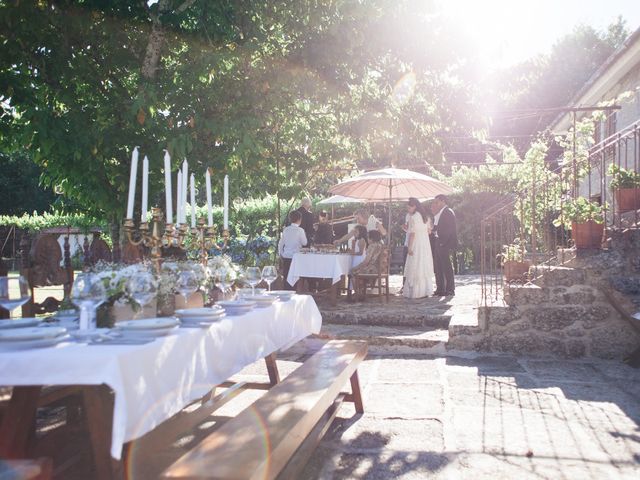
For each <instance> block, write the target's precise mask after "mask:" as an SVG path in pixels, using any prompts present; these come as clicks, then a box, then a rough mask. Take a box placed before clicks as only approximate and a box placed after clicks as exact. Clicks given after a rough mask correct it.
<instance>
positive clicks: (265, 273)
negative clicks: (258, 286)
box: [262, 265, 278, 291]
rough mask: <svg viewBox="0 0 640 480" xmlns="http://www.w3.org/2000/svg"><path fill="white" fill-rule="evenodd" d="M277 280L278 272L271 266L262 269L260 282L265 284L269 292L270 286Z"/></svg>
mask: <svg viewBox="0 0 640 480" xmlns="http://www.w3.org/2000/svg"><path fill="white" fill-rule="evenodd" d="M277 279H278V271H277V270H276V267H274V266H273V265H267V266H266V267H264V268H263V269H262V280H264V281H265V282H267V286H268V287H269V291H271V284H272V283H273V282H275V281H276V280H277Z"/></svg>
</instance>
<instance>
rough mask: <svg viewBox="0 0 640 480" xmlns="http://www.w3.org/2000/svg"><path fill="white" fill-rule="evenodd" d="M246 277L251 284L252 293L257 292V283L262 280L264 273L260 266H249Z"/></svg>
mask: <svg viewBox="0 0 640 480" xmlns="http://www.w3.org/2000/svg"><path fill="white" fill-rule="evenodd" d="M244 278H245V280H246V281H247V283H248V284H249V285H251V295H252V296H254V295H255V294H256V285H258V284H259V283H260V281H261V280H262V273H261V272H260V269H259V268H258V267H249V268H247V271H246V272H245V274H244Z"/></svg>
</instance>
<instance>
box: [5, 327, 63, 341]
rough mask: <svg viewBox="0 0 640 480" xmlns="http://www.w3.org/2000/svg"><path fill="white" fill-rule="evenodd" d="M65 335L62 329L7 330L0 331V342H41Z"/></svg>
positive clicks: (32, 328)
mask: <svg viewBox="0 0 640 480" xmlns="http://www.w3.org/2000/svg"><path fill="white" fill-rule="evenodd" d="M65 333H67V329H66V328H62V327H29V328H7V329H4V330H0V342H2V343H7V342H25V341H28V340H42V339H44V338H56V337H59V336H61V335H64V334H65Z"/></svg>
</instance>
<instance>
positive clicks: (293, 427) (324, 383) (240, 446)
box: [162, 340, 367, 479]
mask: <svg viewBox="0 0 640 480" xmlns="http://www.w3.org/2000/svg"><path fill="white" fill-rule="evenodd" d="M366 354H367V344H366V343H365V342H354V341H339V340H333V341H330V342H328V343H327V344H325V345H324V346H323V347H322V348H321V349H320V350H319V351H318V352H317V353H315V354H314V355H312V356H311V357H310V358H309V359H308V360H307V361H306V362H304V363H303V364H302V365H301V366H300V367H299V368H298V369H296V370H295V371H294V372H293V373H291V374H289V376H287V377H286V378H285V379H284V380H283V381H281V382H280V383H278V384H277V385H275V386H273V387H272V388H271V389H270V390H269V391H268V392H267V393H266V394H265V395H264V396H262V397H261V398H260V399H258V400H257V401H256V402H254V403H253V404H252V405H251V406H250V407H248V408H247V409H245V410H243V411H242V412H240V413H239V414H238V415H237V416H236V417H234V418H232V419H231V420H229V421H228V422H227V423H225V424H224V425H222V426H221V427H220V428H219V429H218V430H216V431H215V432H213V433H212V434H211V435H209V436H208V437H206V438H205V439H204V440H203V441H202V442H201V443H200V444H198V445H197V446H196V447H195V448H194V449H193V450H191V451H190V452H188V453H186V454H185V455H184V456H182V457H181V458H180V459H178V461H176V462H175V463H174V464H173V465H171V466H170V467H169V468H168V469H167V470H165V471H164V473H163V475H162V478H165V479H176V478H182V479H186V478H189V479H192V478H200V479H214V478H216V479H221V478H234V479H258V478H259V479H274V478H276V477H277V478H280V479H298V478H300V471H301V470H302V469H303V468H304V465H305V464H306V462H307V461H308V459H309V458H310V456H311V455H312V454H313V451H314V449H315V447H316V446H317V445H318V443H319V442H320V440H321V439H322V437H323V435H324V434H325V433H326V432H327V430H328V428H329V426H330V425H331V423H332V421H333V419H334V418H335V416H336V413H337V411H338V408H339V407H340V405H341V403H342V402H343V401H352V402H353V403H354V404H355V407H356V411H357V412H358V413H363V412H364V407H363V404H362V396H361V392H360V383H359V379H358V371H357V369H358V366H359V364H360V362H362V360H363V359H364V358H365V357H366ZM347 382H350V383H351V393H343V392H342V391H341V390H342V388H343V387H344V386H345V385H346V383H347ZM265 442H267V443H266V445H268V446H269V448H268V449H265Z"/></svg>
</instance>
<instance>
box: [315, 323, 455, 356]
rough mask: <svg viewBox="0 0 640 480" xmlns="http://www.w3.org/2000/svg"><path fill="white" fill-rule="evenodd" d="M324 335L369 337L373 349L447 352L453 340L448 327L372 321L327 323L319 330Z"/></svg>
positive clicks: (321, 335) (331, 336)
mask: <svg viewBox="0 0 640 480" xmlns="http://www.w3.org/2000/svg"><path fill="white" fill-rule="evenodd" d="M318 337H319V338H322V339H340V340H365V341H366V342H367V343H368V344H369V353H373V354H381V353H404V352H406V353H411V352H419V353H434V354H435V353H444V352H445V350H446V343H447V341H448V340H449V332H448V330H447V329H445V328H440V329H426V330H425V329H418V328H411V327H405V326H402V327H387V326H369V325H336V324H331V323H324V324H323V325H322V330H321V331H320V333H319V334H318Z"/></svg>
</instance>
